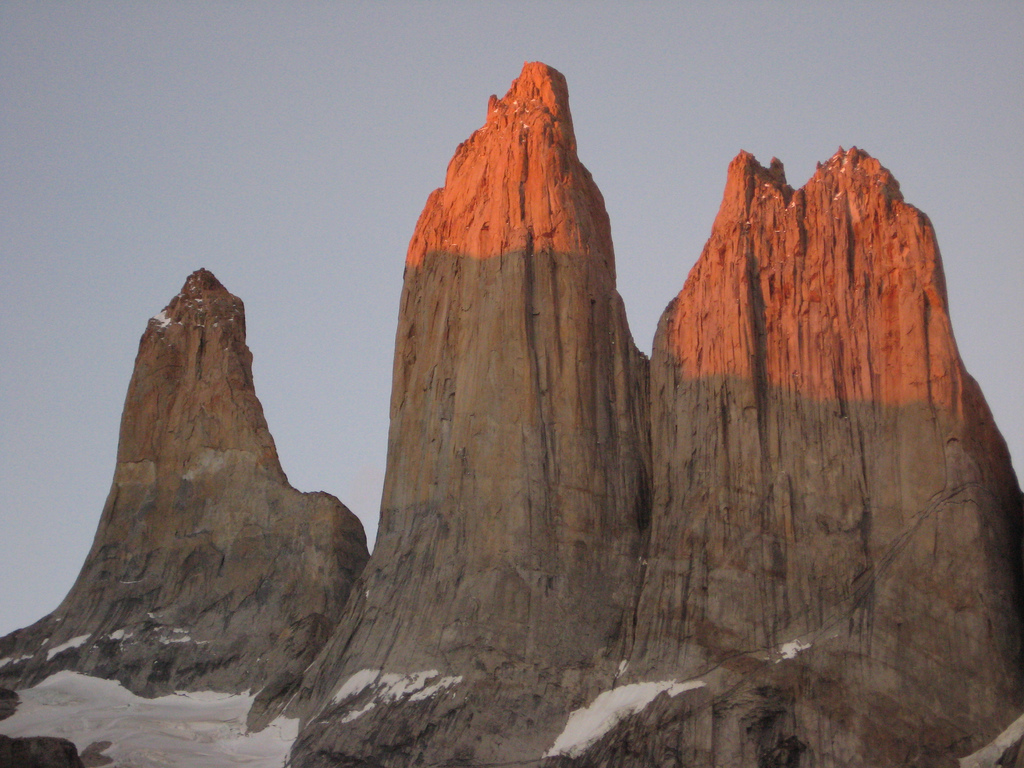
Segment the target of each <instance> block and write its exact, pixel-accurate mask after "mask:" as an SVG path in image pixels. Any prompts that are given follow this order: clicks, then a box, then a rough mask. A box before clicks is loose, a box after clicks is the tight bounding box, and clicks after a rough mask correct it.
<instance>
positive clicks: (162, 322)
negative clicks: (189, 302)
mask: <svg viewBox="0 0 1024 768" xmlns="http://www.w3.org/2000/svg"><path fill="white" fill-rule="evenodd" d="M151 321H152V322H155V323H156V324H157V327H159V328H166V327H167V326H168V325H170V324H171V318H169V317H168V316H167V313H166V312H165V311H164V310H162V309H161V310H160V311H159V312H158V313H157V314H155V315H153V317H152V318H151Z"/></svg>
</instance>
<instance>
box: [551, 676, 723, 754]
mask: <svg viewBox="0 0 1024 768" xmlns="http://www.w3.org/2000/svg"><path fill="white" fill-rule="evenodd" d="M704 685H705V683H704V681H703V680H687V681H685V682H682V683H677V682H676V681H675V680H662V681H660V682H649V683H633V684H632V685H624V686H622V687H620V688H613V689H612V690H610V691H605V692H604V693H602V694H601V695H600V696H598V697H597V698H596V699H594V701H593V702H592V703H591V705H590V706H589V707H584V708H583V709H577V710H575V711H573V712H572V714H570V715H569V720H568V721H567V722H566V724H565V728H564V729H563V730H562V733H561V734H560V735H559V737H558V738H557V739H555V743H554V745H553V746H552V747H551V749H549V750H548V751H547V752H546V753H545V755H544V757H554V756H556V755H568V756H569V757H579V756H580V755H581V754H583V752H584V751H586V749H587V748H588V747H589V746H590V745H591V744H593V743H594V742H595V741H597V740H598V739H600V738H601V737H602V736H604V735H605V734H606V733H608V731H610V730H611V729H612V728H614V727H615V726H616V725H618V724H619V722H621V721H622V720H624V719H625V718H627V717H629V716H630V715H635V714H636V713H637V712H640V711H641V710H643V709H644V707H646V706H647V705H648V704H650V703H651V702H652V701H654V699H655V698H656V697H657V696H658V695H659V694H661V693H667V694H668V695H669V696H673V697H674V696H678V695H679V694H680V693H684V692H686V691H692V690H695V689H697V688H703V687H704Z"/></svg>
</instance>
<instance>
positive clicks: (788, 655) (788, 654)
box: [775, 640, 811, 664]
mask: <svg viewBox="0 0 1024 768" xmlns="http://www.w3.org/2000/svg"><path fill="white" fill-rule="evenodd" d="M810 647H811V644H810V643H805V642H803V641H802V640H792V641H790V642H788V643H783V644H782V645H780V646H779V653H780V654H782V658H781V659H776V660H775V663H776V664H778V663H779V662H780V661H782V660H783V659H792V658H796V655H797V654H798V653H800V652H801V651H806V650H807V649H808V648H810Z"/></svg>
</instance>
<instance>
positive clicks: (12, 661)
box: [0, 653, 32, 667]
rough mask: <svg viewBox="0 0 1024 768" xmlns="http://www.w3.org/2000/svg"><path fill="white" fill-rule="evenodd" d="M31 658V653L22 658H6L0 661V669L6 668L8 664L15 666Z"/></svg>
mask: <svg viewBox="0 0 1024 768" xmlns="http://www.w3.org/2000/svg"><path fill="white" fill-rule="evenodd" d="M31 658H32V654H31V653H28V654H25V655H24V656H8V657H7V658H5V659H0V667H6V666H7V665H8V664H17V663H18V662H20V661H27V660H28V659H31Z"/></svg>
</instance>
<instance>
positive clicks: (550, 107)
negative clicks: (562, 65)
mask: <svg viewBox="0 0 1024 768" xmlns="http://www.w3.org/2000/svg"><path fill="white" fill-rule="evenodd" d="M527 115H534V116H538V117H541V119H545V120H548V121H549V122H558V123H562V124H563V125H564V127H565V128H566V129H567V130H566V131H565V136H566V137H568V138H570V139H571V140H572V141H573V142H574V141H575V138H574V136H573V129H572V116H571V114H570V112H569V86H568V85H567V84H566V82H565V76H564V75H563V74H562V73H561V72H559V71H558V70H557V69H555V68H554V67H549V66H548V65H547V64H543V63H541V62H539V61H534V62H526V63H525V64H523V71H522V72H521V73H520V75H519V77H517V78H516V79H515V80H513V81H512V85H511V87H510V88H509V89H508V93H506V94H505V96H504V97H503V98H501V99H499V98H498V97H497V96H491V98H490V100H489V102H488V105H487V122H488V124H489V125H493V124H497V123H499V122H505V121H508V120H510V119H515V118H519V119H521V120H523V119H526V116H527Z"/></svg>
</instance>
